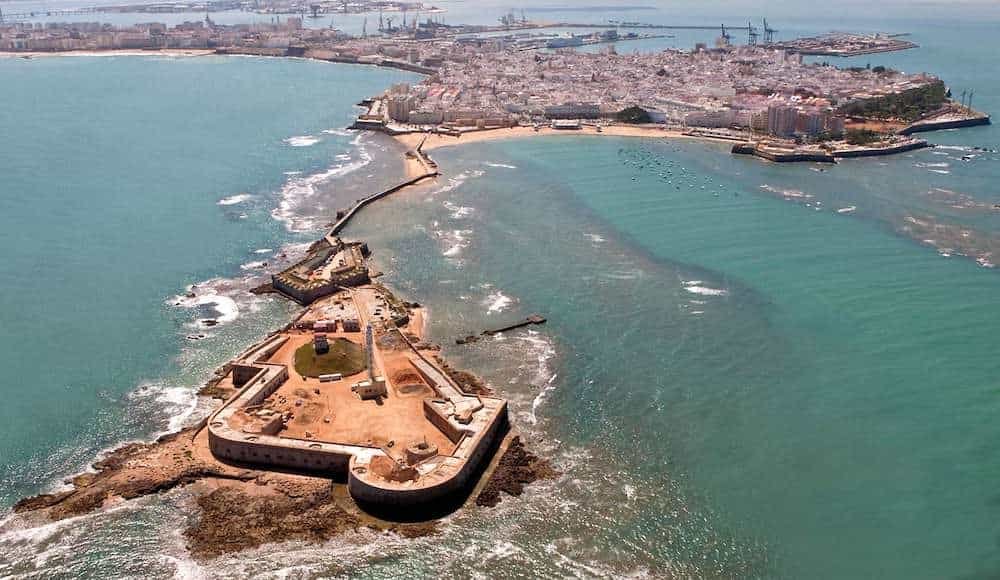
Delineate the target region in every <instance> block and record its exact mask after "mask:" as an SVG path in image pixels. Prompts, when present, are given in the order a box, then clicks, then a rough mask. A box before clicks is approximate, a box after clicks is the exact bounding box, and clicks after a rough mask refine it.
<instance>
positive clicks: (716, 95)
mask: <svg viewBox="0 0 1000 580" xmlns="http://www.w3.org/2000/svg"><path fill="white" fill-rule="evenodd" d="M519 26H525V27H535V28H538V27H540V26H538V25H533V24H528V23H521V24H519ZM379 28H380V29H381V30H380V32H379V34H377V35H375V36H367V35H363V36H362V37H350V36H347V35H343V34H341V33H339V32H338V31H337V30H334V29H308V28H303V26H302V19H301V18H297V17H293V18H287V19H286V20H285V21H284V22H279V23H276V24H254V25H236V26H219V25H216V24H214V23H213V22H212V21H211V19H210V18H209V17H208V16H206V18H205V20H204V22H186V23H184V24H181V25H178V26H175V27H169V28H168V27H167V26H165V25H163V24H157V23H150V24H139V25H135V26H130V27H125V28H116V27H112V26H110V25H106V24H97V23H89V24H88V23H83V24H46V25H41V24H35V25H30V24H9V25H6V26H3V25H0V51H14V52H28V53H30V52H58V51H79V50H114V49H142V50H157V49H206V50H215V51H217V52H221V53H242V54H259V55H271V56H305V57H309V58H316V59H322V60H329V61H333V62H349V63H358V64H372V65H379V66H391V67H396V68H402V69H406V70H411V71H416V72H420V73H423V74H426V75H428V77H427V78H426V79H425V80H424V81H422V82H420V83H418V84H415V85H412V86H411V85H396V86H393V87H392V88H390V89H389V90H387V91H386V92H385V93H384V94H383V95H381V96H378V97H377V98H374V99H372V100H371V101H370V107H369V110H368V111H367V112H366V113H363V114H362V115H360V116H359V119H358V122H357V124H356V127H358V128H364V129H375V130H384V131H387V132H390V133H405V132H413V131H426V130H430V129H433V130H435V131H438V132H442V131H443V132H446V133H447V132H458V131H465V130H470V129H486V128H495V127H509V126H514V125H538V124H540V123H544V124H548V125H551V124H552V123H553V121H557V120H563V121H583V122H588V123H610V122H616V121H617V122H627V123H640V122H641V123H647V124H649V123H652V124H660V125H664V126H670V127H672V128H682V129H696V130H712V131H723V132H736V133H735V135H738V137H739V138H740V139H742V140H744V141H753V140H759V139H761V138H765V137H768V138H773V139H779V140H789V141H797V142H799V143H803V142H804V143H809V142H821V141H829V140H832V139H837V138H840V137H841V136H843V134H844V132H845V127H846V128H848V129H849V126H848V121H850V120H851V119H862V120H864V121H865V122H867V121H868V120H870V119H872V118H875V119H878V120H879V121H888V122H905V123H904V124H909V123H912V122H915V121H917V120H919V119H921V118H923V117H925V116H926V115H927V114H929V113H932V112H940V110H941V107H942V106H943V105H946V104H947V95H946V88H945V87H944V84H943V82H942V81H940V80H939V79H937V78H936V77H934V76H931V75H927V74H904V73H902V72H899V71H895V70H892V69H887V68H884V67H874V68H838V67H834V66H829V65H827V64H818V63H805V62H803V60H802V53H803V51H808V50H811V49H815V48H816V47H817V46H822V47H826V48H828V49H831V50H833V49H836V50H842V51H851V50H860V49H861V48H859V47H868V48H872V47H881V48H887V47H890V46H896V45H898V44H899V42H902V41H897V40H895V39H893V38H890V37H884V36H873V37H868V36H858V35H849V34H838V35H830V36H825V37H817V38H813V39H800V40H796V41H789V42H786V43H784V44H782V45H777V44H774V43H772V44H765V45H760V46H730V45H729V44H728V43H722V45H721V46H719V47H718V48H712V49H710V48H708V47H707V46H705V45H704V44H699V45H698V46H697V47H695V49H694V50H692V51H685V50H677V49H668V50H663V51H660V52H653V53H638V52H636V53H632V54H619V53H618V52H617V51H616V49H615V45H614V44H609V45H608V46H607V47H606V48H604V49H603V50H601V51H600V52H597V53H595V52H582V51H579V52H578V51H576V50H574V49H573V48H558V49H545V48H543V47H540V46H539V45H538V42H537V38H536V37H535V36H531V35H529V34H527V33H521V34H507V35H504V36H482V35H474V34H473V35H470V34H464V33H463V34H459V32H465V28H463V27H451V26H445V25H442V24H440V23H436V22H434V21H433V20H431V19H428V20H426V21H424V22H417V21H416V20H411V21H410V24H409V27H408V28H406V29H401V28H389V29H386V28H383V27H382V23H381V22H380V26H379ZM508 28H510V26H508V27H507V28H504V29H505V30H506V29H508ZM605 36H609V35H608V34H605V33H595V35H594V37H595V38H603V37H605ZM614 36H615V37H617V34H616V35H614ZM525 38H528V39H529V40H530V42H527V43H526V42H525ZM800 45H801V48H800ZM872 49H874V48H872ZM625 111H630V112H631V116H630V118H629V119H624V118H622V117H621V116H622V115H623V112H625ZM952 112H953V113H954V114H958V115H959V116H962V115H963V114H966V113H971V112H970V111H964V112H963V111H952ZM890 128H891V129H892V130H891V131H886V133H892V132H895V131H897V130H899V129H902V128H903V124H900V125H899V126H894V127H890ZM731 134H732V133H731Z"/></svg>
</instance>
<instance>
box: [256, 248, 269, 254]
mask: <svg viewBox="0 0 1000 580" xmlns="http://www.w3.org/2000/svg"><path fill="white" fill-rule="evenodd" d="M273 251H274V250H272V249H271V248H259V249H256V250H254V251H253V253H255V254H270V253H271V252H273Z"/></svg>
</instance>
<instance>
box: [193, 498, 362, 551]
mask: <svg viewBox="0 0 1000 580" xmlns="http://www.w3.org/2000/svg"><path fill="white" fill-rule="evenodd" d="M322 487H323V489H320V490H313V491H312V492H311V493H308V495H305V496H301V497H293V496H291V495H288V494H286V493H271V494H265V495H251V494H250V493H247V492H245V491H244V490H242V489H239V488H236V487H220V488H218V489H215V490H213V491H212V492H210V493H207V494H205V495H201V496H199V497H198V499H197V504H198V508H199V510H200V516H199V517H198V518H197V521H195V522H192V523H191V525H189V526H188V527H187V528H186V529H185V530H184V537H185V538H186V539H187V547H188V550H189V551H190V552H191V554H192V555H193V556H194V557H196V558H199V559H204V558H212V557H215V556H220V555H222V554H226V553H231V552H239V551H242V550H246V549H249V548H256V547H258V546H260V545H262V544H265V543H271V542H281V541H291V540H299V541H306V542H321V541H324V540H328V539H330V538H332V537H334V536H336V535H338V534H341V533H343V532H344V531H347V530H354V529H357V528H358V527H359V525H360V521H359V519H358V518H357V517H356V516H354V515H352V514H349V513H348V512H347V511H345V510H344V509H343V508H341V507H340V506H338V505H337V504H336V503H334V502H333V501H332V499H331V494H330V491H329V487H330V485H329V482H325V485H323V486H322ZM237 530H238V532H237Z"/></svg>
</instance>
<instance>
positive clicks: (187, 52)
mask: <svg viewBox="0 0 1000 580" xmlns="http://www.w3.org/2000/svg"><path fill="white" fill-rule="evenodd" d="M210 54H215V51H214V50H209V49H187V48H171V49H164V50H134V49H120V50H65V51H53V52H0V58H44V57H54V56H173V57H187V56H207V55H210Z"/></svg>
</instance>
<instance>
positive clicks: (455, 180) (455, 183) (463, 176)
mask: <svg viewBox="0 0 1000 580" xmlns="http://www.w3.org/2000/svg"><path fill="white" fill-rule="evenodd" d="M483 175H486V173H485V172H483V171H480V170H478V169H477V170H473V171H463V172H461V173H459V174H458V175H456V176H455V177H449V178H448V183H446V184H445V185H442V186H441V187H439V188H437V189H435V190H434V191H432V192H430V195H431V196H434V195H437V194H439V193H448V192H449V191H451V190H453V189H455V188H456V187H461V186H462V184H463V183H465V182H466V181H468V180H469V179H473V178H476V177H482V176H483Z"/></svg>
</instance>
